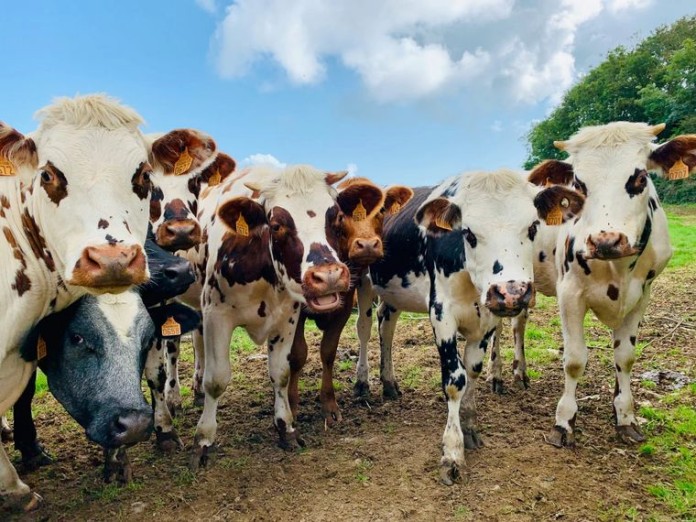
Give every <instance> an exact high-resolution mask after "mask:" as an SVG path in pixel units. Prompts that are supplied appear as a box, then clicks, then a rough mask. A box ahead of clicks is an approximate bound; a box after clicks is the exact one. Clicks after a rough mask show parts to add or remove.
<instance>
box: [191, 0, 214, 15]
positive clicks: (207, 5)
mask: <svg viewBox="0 0 696 522" xmlns="http://www.w3.org/2000/svg"><path fill="white" fill-rule="evenodd" d="M195 1H196V5H197V6H198V7H200V8H201V9H203V10H204V11H205V12H207V13H210V14H215V13H216V11H217V6H216V5H215V0H195Z"/></svg>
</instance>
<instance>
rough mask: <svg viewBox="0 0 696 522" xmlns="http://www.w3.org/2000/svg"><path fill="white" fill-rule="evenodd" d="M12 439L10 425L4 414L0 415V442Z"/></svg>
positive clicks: (12, 434)
mask: <svg viewBox="0 0 696 522" xmlns="http://www.w3.org/2000/svg"><path fill="white" fill-rule="evenodd" d="M13 439H14V433H12V427H11V426H10V423H9V422H8V421H7V417H5V416H4V415H3V416H2V417H0V441H1V442H11V441H12V440H13Z"/></svg>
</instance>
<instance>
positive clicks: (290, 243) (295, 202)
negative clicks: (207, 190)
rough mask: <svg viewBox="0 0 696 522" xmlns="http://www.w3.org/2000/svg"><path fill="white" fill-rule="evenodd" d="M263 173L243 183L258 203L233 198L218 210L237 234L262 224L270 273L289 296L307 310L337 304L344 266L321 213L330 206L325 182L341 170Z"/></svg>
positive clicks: (344, 284)
mask: <svg viewBox="0 0 696 522" xmlns="http://www.w3.org/2000/svg"><path fill="white" fill-rule="evenodd" d="M259 168H260V169H267V167H259ZM268 174H269V175H268V176H266V177H265V180H264V181H262V182H260V181H258V179H259V178H255V179H256V180H257V181H250V182H248V183H246V185H247V187H248V188H249V189H250V190H251V191H252V192H254V193H255V194H259V202H258V203H257V202H255V201H253V200H252V199H249V198H235V199H232V200H230V201H228V202H226V203H225V204H223V205H221V207H220V209H219V210H218V215H219V217H220V218H221V219H222V220H223V221H224V222H225V223H226V224H227V226H228V227H229V228H230V230H231V231H232V233H235V234H237V235H238V236H239V235H241V236H247V235H248V236H251V235H252V234H263V232H264V228H265V227H268V228H267V233H268V237H269V243H270V251H271V257H272V259H273V262H274V264H275V270H276V273H277V275H278V278H279V280H280V281H282V283H283V285H284V286H285V288H286V289H287V290H288V291H289V292H290V295H291V296H292V297H293V299H295V300H297V301H299V302H301V303H303V304H305V305H306V306H307V307H308V308H309V309H310V310H311V311H312V312H330V311H333V310H335V309H336V308H338V307H339V306H340V304H341V302H340V295H339V293H340V292H344V291H346V290H348V285H349V271H348V268H347V267H346V265H344V264H343V263H341V262H340V261H339V260H338V259H337V257H338V256H337V254H336V251H335V250H334V248H333V247H332V246H331V245H330V244H329V241H328V239H327V231H326V230H327V216H328V215H329V214H330V212H332V209H334V207H335V206H336V190H335V189H334V188H333V187H332V186H331V185H333V184H334V183H336V182H338V181H340V180H341V179H342V178H343V177H344V176H345V175H346V173H345V172H341V173H325V172H320V171H318V170H316V169H314V168H312V167H309V166H304V165H300V166H289V167H287V168H285V169H283V170H282V171H280V172H278V171H275V172H271V171H268Z"/></svg>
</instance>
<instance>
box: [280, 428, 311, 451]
mask: <svg viewBox="0 0 696 522" xmlns="http://www.w3.org/2000/svg"><path fill="white" fill-rule="evenodd" d="M278 446H279V447H280V448H281V449H284V450H285V451H297V450H299V449H301V448H304V447H305V441H304V440H303V439H302V437H300V432H299V431H298V430H295V431H292V432H290V433H280V432H279V438H278Z"/></svg>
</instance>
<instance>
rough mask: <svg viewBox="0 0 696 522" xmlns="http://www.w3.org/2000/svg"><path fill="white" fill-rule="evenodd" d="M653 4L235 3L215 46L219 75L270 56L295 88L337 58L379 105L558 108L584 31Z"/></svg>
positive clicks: (509, 0)
mask: <svg viewBox="0 0 696 522" xmlns="http://www.w3.org/2000/svg"><path fill="white" fill-rule="evenodd" d="M196 1H197V2H198V3H199V4H201V3H205V4H207V3H213V0H196ZM652 1H653V0H562V1H561V2H560V3H559V2H556V1H552V0H534V1H533V2H532V3H531V4H530V2H515V0H293V1H292V2H288V1H287V0H237V1H236V2H234V3H233V4H231V5H229V7H227V9H226V12H225V16H224V19H223V20H222V21H221V22H220V24H219V25H218V28H217V31H216V34H215V36H214V45H213V49H214V53H215V63H216V67H217V70H218V72H219V73H220V74H221V75H222V76H223V77H228V78H234V77H239V76H243V75H245V74H247V73H248V72H249V71H250V69H251V68H252V66H253V65H254V64H255V63H256V62H258V61H260V60H268V59H270V60H272V61H274V62H275V63H276V64H278V65H279V66H280V67H281V68H282V70H283V71H285V73H286V74H287V77H288V79H289V80H290V82H291V83H293V84H295V85H310V84H317V83H319V82H322V81H323V80H325V79H326V76H327V74H328V73H329V69H328V67H329V65H328V63H329V60H332V61H336V62H338V63H340V64H342V65H343V66H345V67H346V68H348V69H349V70H352V71H354V72H355V73H356V74H357V75H358V76H359V77H360V79H361V80H362V82H363V84H364V85H365V87H366V88H367V90H368V92H369V93H370V95H371V96H372V97H373V98H374V99H376V100H378V101H380V102H394V101H397V102H403V101H411V100H416V99H421V98H427V97H431V96H435V95H438V94H441V93H443V92H462V91H475V90H477V89H478V90H485V93H486V94H491V92H490V91H491V89H492V88H495V89H498V90H499V91H500V90H502V91H503V94H504V95H505V96H506V97H509V95H510V94H512V99H513V100H514V101H516V102H517V103H528V104H531V103H537V102H539V101H543V100H548V101H550V102H551V103H556V102H557V101H558V100H560V98H561V96H562V94H563V92H565V90H566V89H567V88H568V87H569V86H570V85H572V83H573V81H574V80H575V79H576V78H577V72H576V65H575V63H576V62H575V54H574V53H575V46H576V35H577V33H578V31H579V29H580V28H581V27H582V26H583V25H584V24H587V23H588V22H590V21H592V20H594V19H596V18H597V17H599V16H600V15H601V14H602V13H603V12H605V11H608V12H609V13H611V14H612V15H615V14H616V13H618V12H619V11H625V10H628V9H642V8H644V7H646V6H647V5H649V4H650V3H651V2H652ZM532 4H533V5H532Z"/></svg>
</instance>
